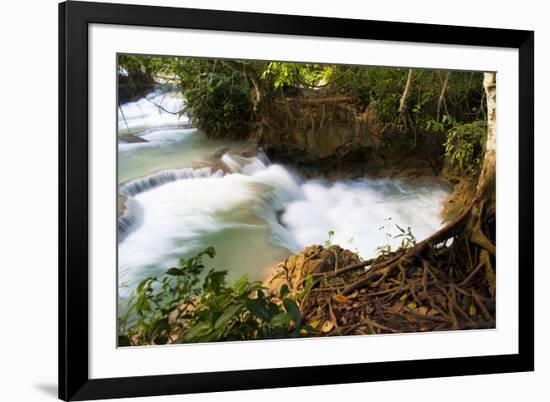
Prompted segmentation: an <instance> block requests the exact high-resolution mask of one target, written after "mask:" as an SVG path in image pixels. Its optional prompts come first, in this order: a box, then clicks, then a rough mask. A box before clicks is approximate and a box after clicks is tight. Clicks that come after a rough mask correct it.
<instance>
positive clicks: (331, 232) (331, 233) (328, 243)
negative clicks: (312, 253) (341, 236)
mask: <svg viewBox="0 0 550 402" xmlns="http://www.w3.org/2000/svg"><path fill="white" fill-rule="evenodd" d="M333 240H334V230H329V231H328V239H327V240H325V242H324V246H325V247H326V248H328V247H330V246H332V241H333Z"/></svg>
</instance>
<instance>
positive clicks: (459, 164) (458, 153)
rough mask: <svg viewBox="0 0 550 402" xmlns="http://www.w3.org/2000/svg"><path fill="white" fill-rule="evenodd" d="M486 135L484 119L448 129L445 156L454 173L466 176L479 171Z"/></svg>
mask: <svg viewBox="0 0 550 402" xmlns="http://www.w3.org/2000/svg"><path fill="white" fill-rule="evenodd" d="M486 136H487V129H486V126H485V122H484V121H475V122H473V123H466V124H456V125H454V127H453V128H452V129H450V130H449V131H448V133H447V140H446V142H445V156H446V158H447V161H448V162H449V165H450V167H451V169H452V172H453V173H455V174H458V175H465V176H468V175H474V174H476V173H478V171H479V167H480V163H481V159H482V157H483V151H484V144H485V141H486Z"/></svg>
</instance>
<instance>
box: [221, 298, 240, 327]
mask: <svg viewBox="0 0 550 402" xmlns="http://www.w3.org/2000/svg"><path fill="white" fill-rule="evenodd" d="M242 306H243V305H242V304H234V305H232V306H229V307H227V308H226V309H225V311H224V312H223V313H222V315H220V316H219V317H218V319H217V320H216V323H215V324H214V329H215V330H216V329H219V328H220V327H221V326H222V325H224V324H225V323H226V322H227V321H229V320H230V319H231V318H233V316H235V314H237V313H238V312H239V311H240V310H241V307H242Z"/></svg>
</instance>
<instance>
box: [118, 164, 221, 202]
mask: <svg viewBox="0 0 550 402" xmlns="http://www.w3.org/2000/svg"><path fill="white" fill-rule="evenodd" d="M210 176H216V177H221V176H223V171H222V170H220V169H219V170H217V171H216V172H214V173H213V174H212V171H211V169H210V168H209V167H205V168H199V169H193V168H183V169H167V170H161V171H160V172H157V173H153V174H152V175H149V176H146V177H142V178H139V179H136V180H132V181H129V182H128V183H125V184H123V185H122V186H121V187H120V189H119V192H120V193H121V194H124V195H126V196H134V195H136V194H139V193H142V192H144V191H148V190H151V189H153V188H155V187H159V186H162V185H163V184H166V183H170V182H173V181H176V180H186V179H197V178H200V177H210Z"/></svg>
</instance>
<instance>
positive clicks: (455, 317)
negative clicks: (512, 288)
mask: <svg viewBox="0 0 550 402" xmlns="http://www.w3.org/2000/svg"><path fill="white" fill-rule="evenodd" d="M494 213H495V209H494V208H493V206H492V205H491V206H490V207H486V206H485V205H484V203H482V202H474V203H472V205H470V207H468V208H467V209H466V210H465V211H464V212H463V213H462V214H460V215H459V216H458V217H457V218H456V219H455V220H454V221H453V222H451V223H449V224H448V225H447V226H446V227H444V228H443V229H441V230H440V231H438V232H436V233H434V234H433V235H432V236H430V237H428V238H427V239H426V240H424V241H422V242H420V243H418V244H416V245H415V246H413V247H410V248H408V249H403V250H398V251H396V252H394V253H391V254H389V255H384V256H380V257H377V258H374V259H370V260H367V261H362V262H361V263H358V264H353V265H349V266H344V267H338V266H335V268H334V269H333V270H330V271H327V272H324V273H318V274H314V275H313V277H314V282H313V288H312V289H311V292H309V293H308V300H307V303H304V304H303V305H302V306H301V310H302V311H301V312H302V317H303V318H304V320H305V322H312V321H319V322H324V321H326V320H330V321H333V322H334V328H333V329H332V330H331V331H330V332H329V333H328V334H326V333H321V332H319V333H318V334H317V335H336V334H365V333H395V332H417V331H439V330H450V329H452V330H456V329H473V328H494V327H495V323H496V311H495V293H496V271H495V268H494V267H495V265H494V261H495V254H496V247H495V243H494V241H493V240H491V239H494V231H495V220H494ZM332 299H334V300H332Z"/></svg>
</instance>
